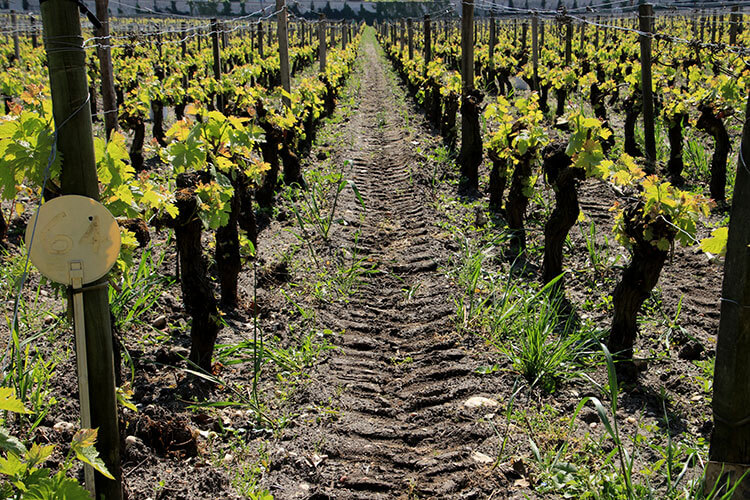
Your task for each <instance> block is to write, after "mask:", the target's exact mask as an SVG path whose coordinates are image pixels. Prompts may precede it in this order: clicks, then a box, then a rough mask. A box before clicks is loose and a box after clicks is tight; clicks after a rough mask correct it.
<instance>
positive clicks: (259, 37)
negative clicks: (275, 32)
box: [256, 21, 263, 59]
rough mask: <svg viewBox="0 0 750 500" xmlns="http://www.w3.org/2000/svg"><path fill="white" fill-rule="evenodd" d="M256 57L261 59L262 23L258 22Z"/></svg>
mask: <svg viewBox="0 0 750 500" xmlns="http://www.w3.org/2000/svg"><path fill="white" fill-rule="evenodd" d="M256 36H257V37H258V57H259V58H261V59H263V21H259V22H258V32H257V34H256Z"/></svg>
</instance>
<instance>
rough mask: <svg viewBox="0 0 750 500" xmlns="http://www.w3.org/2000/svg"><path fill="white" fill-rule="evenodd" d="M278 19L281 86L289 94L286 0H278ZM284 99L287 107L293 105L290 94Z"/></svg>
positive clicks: (290, 88) (290, 89)
mask: <svg viewBox="0 0 750 500" xmlns="http://www.w3.org/2000/svg"><path fill="white" fill-rule="evenodd" d="M276 21H277V26H278V28H277V29H278V33H279V72H280V73H281V88H283V89H284V91H285V92H286V93H287V94H289V93H290V92H291V91H292V87H291V83H290V75H289V32H288V25H287V7H286V1H285V0H276ZM283 101H284V105H285V106H286V107H287V108H289V107H291V105H292V101H291V100H290V99H289V95H285V96H284V98H283Z"/></svg>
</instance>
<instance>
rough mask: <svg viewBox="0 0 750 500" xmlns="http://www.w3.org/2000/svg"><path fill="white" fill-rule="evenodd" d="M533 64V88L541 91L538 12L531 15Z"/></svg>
mask: <svg viewBox="0 0 750 500" xmlns="http://www.w3.org/2000/svg"><path fill="white" fill-rule="evenodd" d="M531 64H532V68H533V73H532V75H531V78H532V83H533V88H532V89H531V90H535V91H537V92H538V91H539V16H537V15H536V12H534V14H532V16H531Z"/></svg>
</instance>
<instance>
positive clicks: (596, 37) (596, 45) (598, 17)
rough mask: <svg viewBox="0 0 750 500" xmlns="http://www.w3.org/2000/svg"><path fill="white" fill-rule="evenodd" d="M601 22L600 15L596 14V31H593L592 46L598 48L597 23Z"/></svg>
mask: <svg viewBox="0 0 750 500" xmlns="http://www.w3.org/2000/svg"><path fill="white" fill-rule="evenodd" d="M600 24H602V18H601V16H596V31H594V48H595V49H596V50H599V25H600Z"/></svg>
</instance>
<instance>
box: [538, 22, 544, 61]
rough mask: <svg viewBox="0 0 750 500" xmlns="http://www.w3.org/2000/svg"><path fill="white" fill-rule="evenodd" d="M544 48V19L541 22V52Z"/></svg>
mask: <svg viewBox="0 0 750 500" xmlns="http://www.w3.org/2000/svg"><path fill="white" fill-rule="evenodd" d="M543 48H544V19H542V21H541V22H540V23H539V53H540V54H541V53H542V49H543Z"/></svg>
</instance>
